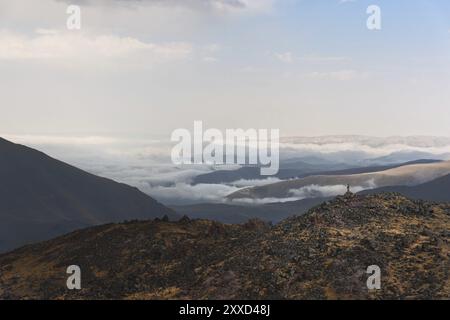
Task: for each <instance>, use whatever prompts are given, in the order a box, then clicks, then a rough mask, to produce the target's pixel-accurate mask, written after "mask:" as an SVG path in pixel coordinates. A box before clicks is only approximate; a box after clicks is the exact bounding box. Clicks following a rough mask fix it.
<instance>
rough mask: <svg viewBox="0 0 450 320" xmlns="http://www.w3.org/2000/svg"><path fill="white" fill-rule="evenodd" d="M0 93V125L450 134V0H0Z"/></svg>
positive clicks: (71, 132)
mask: <svg viewBox="0 0 450 320" xmlns="http://www.w3.org/2000/svg"><path fill="white" fill-rule="evenodd" d="M70 4H75V5H79V6H80V8H81V29H80V30H68V29H67V27H66V21H67V18H68V17H69V15H68V14H67V13H66V10H67V7H68V5H70ZM369 5H378V6H379V7H380V9H381V19H382V20H381V26H382V28H381V30H369V29H368V28H367V26H366V20H367V18H368V17H369V15H368V14H367V13H366V9H367V7H368V6H369ZM0 93H1V95H0V97H1V102H0V114H1V116H0V134H2V135H5V134H9V135H30V136H33V135H36V136H37V135H39V136H45V135H56V136H58V135H60V136H116V137H125V136H135V137H147V136H154V135H160V136H167V137H169V136H170V133H171V132H172V131H173V130H175V129H177V128H188V129H192V127H193V122H194V121H195V120H202V121H203V122H204V125H205V126H206V127H209V128H219V129H223V130H224V129H227V128H257V129H259V128H267V129H270V128H275V129H280V134H281V135H282V136H292V135H296V136H319V135H348V134H358V135H370V136H390V135H403V136H407V135H432V136H450V126H449V125H448V124H449V123H450V112H449V107H450V2H449V1H448V0H415V1H407V0H396V1H389V0H370V1H366V0H353V1H352V0H141V1H137V0H109V1H107V0H97V1H94V0H83V1H82V0H78V1H76V0H72V1H69V0H67V1H65V0H40V1H29V0H0Z"/></svg>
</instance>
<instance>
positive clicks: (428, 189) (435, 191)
mask: <svg viewBox="0 0 450 320" xmlns="http://www.w3.org/2000/svg"><path fill="white" fill-rule="evenodd" d="M380 192H397V193H401V194H402V195H404V196H406V197H408V198H412V199H420V200H427V201H436V202H450V175H447V176H444V177H441V178H438V179H436V180H433V181H430V182H427V183H424V184H421V185H418V186H413V187H407V186H392V187H384V188H378V189H373V190H366V191H363V192H361V193H362V194H374V193H380Z"/></svg>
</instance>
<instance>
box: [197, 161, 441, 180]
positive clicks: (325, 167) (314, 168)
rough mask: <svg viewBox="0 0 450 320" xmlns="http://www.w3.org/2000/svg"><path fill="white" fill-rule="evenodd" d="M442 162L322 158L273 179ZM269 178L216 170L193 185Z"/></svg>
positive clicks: (285, 167)
mask: <svg viewBox="0 0 450 320" xmlns="http://www.w3.org/2000/svg"><path fill="white" fill-rule="evenodd" d="M307 160H308V161H311V162H312V161H314V160H316V158H312V157H311V158H308V159H307ZM441 161H442V160H435V159H425V158H423V159H420V160H414V161H407V162H401V163H395V164H389V165H372V164H371V163H375V164H377V163H379V162H377V161H376V160H373V161H370V163H369V162H368V161H367V162H365V163H364V166H360V167H355V166H351V165H348V164H347V165H346V164H342V163H331V162H323V160H322V162H321V160H320V158H317V163H316V164H311V163H308V162H305V161H303V160H295V161H294V160H291V161H289V162H285V163H283V164H282V167H281V168H280V170H279V172H278V173H277V174H276V175H274V176H271V177H276V178H279V179H280V180H287V179H299V178H305V177H307V176H313V175H328V176H332V175H349V174H358V173H368V172H379V171H384V170H388V169H393V168H398V167H401V166H405V165H409V164H425V163H436V162H441ZM264 179H267V176H262V175H261V174H260V168H257V167H242V168H239V169H236V170H216V171H212V172H208V173H205V174H200V175H198V176H196V177H194V179H193V180H192V183H191V184H193V185H196V184H200V183H204V184H221V183H225V184H229V183H232V182H235V181H239V180H264Z"/></svg>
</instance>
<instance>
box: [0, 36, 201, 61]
mask: <svg viewBox="0 0 450 320" xmlns="http://www.w3.org/2000/svg"><path fill="white" fill-rule="evenodd" d="M192 51H193V47H192V45H190V44H188V43H181V42H175V43H162V44H157V43H149V42H143V41H141V40H139V39H137V38H133V37H120V36H115V35H89V34H86V33H78V32H77V33H72V32H66V31H57V30H43V29H38V30H36V32H35V33H34V35H33V36H26V35H23V34H19V33H14V32H10V31H7V30H3V31H0V60H47V61H54V60H58V61H64V60H71V61H83V60H84V61H91V62H97V61H98V60H108V59H119V58H133V60H132V61H136V60H134V59H138V60H139V59H142V61H145V62H147V63H162V62H167V61H174V60H182V59H185V58H187V57H188V56H189V55H190V54H191V53H192Z"/></svg>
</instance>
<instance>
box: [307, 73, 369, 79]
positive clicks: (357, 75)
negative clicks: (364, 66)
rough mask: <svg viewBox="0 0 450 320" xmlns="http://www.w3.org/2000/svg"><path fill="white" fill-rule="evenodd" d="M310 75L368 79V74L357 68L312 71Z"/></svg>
mask: <svg viewBox="0 0 450 320" xmlns="http://www.w3.org/2000/svg"><path fill="white" fill-rule="evenodd" d="M308 77H309V78H312V79H320V80H337V81H350V80H355V79H366V78H367V77H368V74H367V73H361V72H358V71H356V70H339V71H330V72H312V73H310V74H308Z"/></svg>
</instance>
